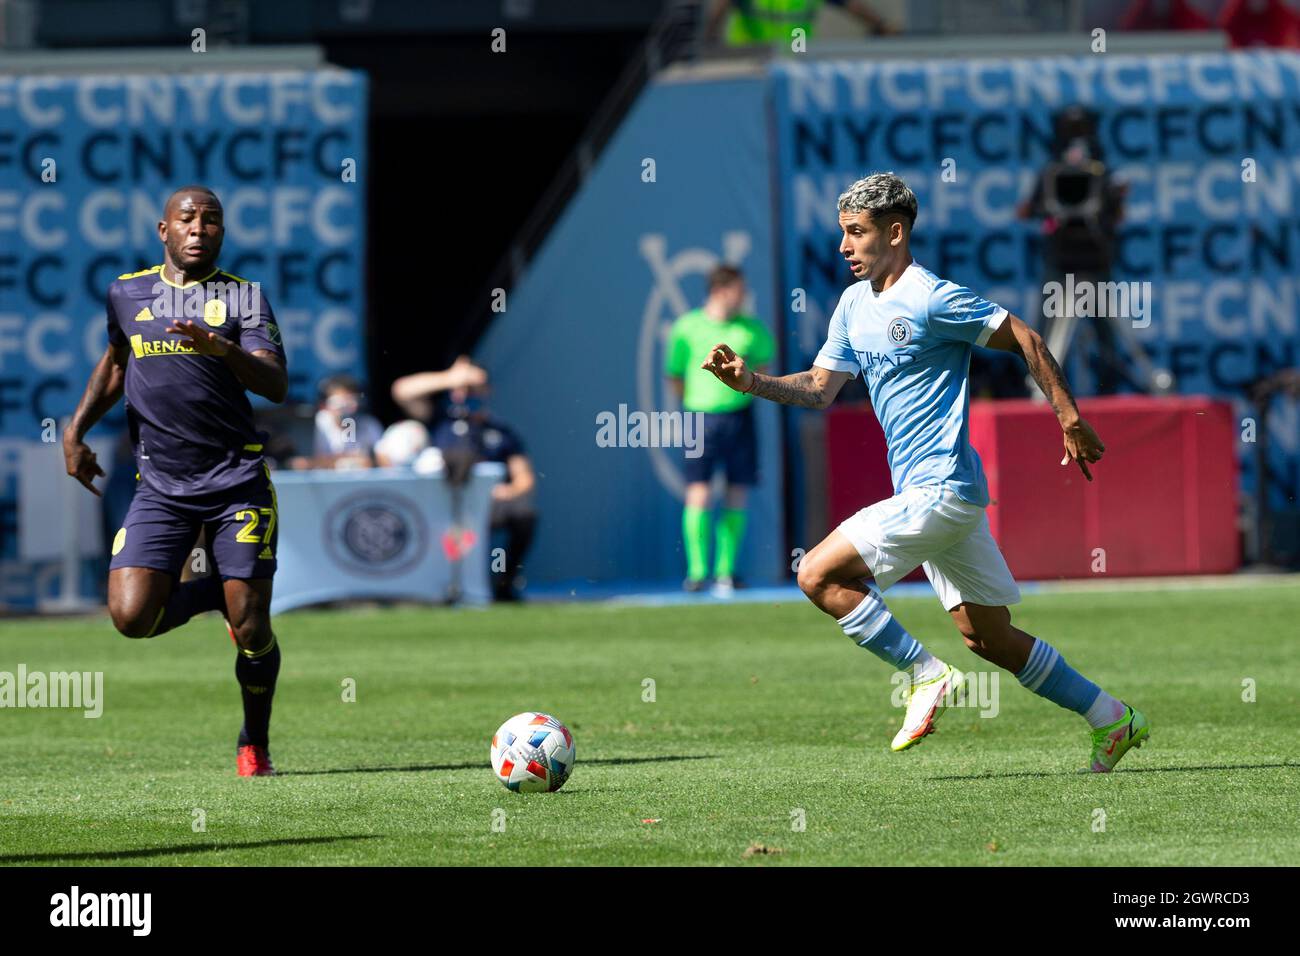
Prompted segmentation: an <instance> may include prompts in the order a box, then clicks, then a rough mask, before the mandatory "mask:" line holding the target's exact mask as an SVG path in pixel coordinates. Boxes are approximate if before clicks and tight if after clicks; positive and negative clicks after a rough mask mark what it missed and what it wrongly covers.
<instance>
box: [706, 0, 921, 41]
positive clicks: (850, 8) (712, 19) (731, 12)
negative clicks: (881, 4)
mask: <svg viewBox="0 0 1300 956" xmlns="http://www.w3.org/2000/svg"><path fill="white" fill-rule="evenodd" d="M829 2H830V3H831V4H832V5H833V6H837V7H841V8H843V9H844V10H845V12H847V13H849V14H851V15H852V16H853V17H855V18H857V19H858V20H860V21H861V22H862V23H863V24H864V25H865V26H866V28H867V31H868V32H869V33H871V34H873V35H876V36H886V35H888V34H891V33H896V32H898V31H897V30H896V29H895V28H894V27H893V26H892V25H890V24H889V22H888V21H886V20H885V19H883V18H882V17H881V16H880V15H878V14H877V13H876V12H875V11H874V10H872V9H871V7H870V6H868V5H867V3H866V2H865V0H829ZM821 6H822V0H713V3H712V6H710V8H709V10H708V13H707V14H706V17H705V21H704V38H705V40H706V42H710V43H714V42H717V40H718V38H719V35H720V34H721V35H722V39H723V41H724V42H725V43H726V44H727V46H747V45H749V44H753V43H775V42H782V43H787V44H788V43H790V41H791V40H792V39H793V35H794V31H795V30H796V29H802V30H803V31H804V32H803V36H804V39H805V40H808V39H812V36H813V32H814V27H815V25H816V21H817V14H818V13H819V12H820V11H821ZM724 19H725V20H726V32H725V33H722V22H723V20H724Z"/></svg>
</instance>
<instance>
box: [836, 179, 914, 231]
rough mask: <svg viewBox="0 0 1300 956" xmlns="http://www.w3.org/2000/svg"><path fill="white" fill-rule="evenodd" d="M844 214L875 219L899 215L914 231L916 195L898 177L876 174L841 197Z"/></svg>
mask: <svg viewBox="0 0 1300 956" xmlns="http://www.w3.org/2000/svg"><path fill="white" fill-rule="evenodd" d="M839 207H840V212H854V213H857V212H865V213H867V215H869V216H870V217H871V218H872V219H876V218H878V217H880V216H883V215H885V214H887V213H891V212H893V213H898V214H899V215H900V216H903V217H904V218H905V219H906V220H907V227H908V228H909V229H910V228H911V227H912V225H913V224H914V223H915V222H916V193H914V192H912V189H911V187H910V186H908V185H907V183H905V182H903V180H902V179H901V178H900V177H899V176H896V175H895V174H894V173H892V172H889V173H872V174H871V175H870V176H866V177H863V178H862V179H859V180H858V181H857V182H856V183H854V184H853V185H852V186H850V187H849V188H848V189H846V190H844V192H842V193H840V199H839Z"/></svg>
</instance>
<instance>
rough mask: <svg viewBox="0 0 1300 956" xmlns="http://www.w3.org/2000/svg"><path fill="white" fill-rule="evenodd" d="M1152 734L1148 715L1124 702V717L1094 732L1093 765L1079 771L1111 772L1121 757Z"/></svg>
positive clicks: (1144, 741) (1140, 744)
mask: <svg viewBox="0 0 1300 956" xmlns="http://www.w3.org/2000/svg"><path fill="white" fill-rule="evenodd" d="M1121 703H1123V702H1122V701H1121ZM1150 736H1151V724H1150V723H1149V722H1148V721H1147V718H1146V715H1145V714H1143V713H1142V711H1140V710H1134V709H1133V708H1132V707H1130V706H1129V705H1128V704H1124V716H1123V717H1121V718H1120V719H1119V720H1117V721H1115V723H1113V724H1111V725H1110V726H1109V727H1100V728H1098V729H1097V730H1094V731H1093V732H1092V765H1091V766H1089V767H1085V768H1084V769H1083V770H1080V771H1079V773H1110V772H1111V771H1112V770H1114V769H1115V764H1117V763H1119V758H1120V757H1122V756H1124V755H1125V754H1126V753H1128V752H1129V750H1130V749H1131V748H1133V747H1141V746H1142V745H1143V744H1144V743H1146V740H1147V738H1148V737H1150Z"/></svg>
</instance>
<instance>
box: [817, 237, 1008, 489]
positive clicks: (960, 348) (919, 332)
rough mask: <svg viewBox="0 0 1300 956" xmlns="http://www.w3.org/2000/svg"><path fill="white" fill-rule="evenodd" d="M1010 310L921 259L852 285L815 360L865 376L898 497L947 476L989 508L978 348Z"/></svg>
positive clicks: (836, 309)
mask: <svg viewBox="0 0 1300 956" xmlns="http://www.w3.org/2000/svg"><path fill="white" fill-rule="evenodd" d="M1006 317H1007V310H1006V309H1004V308H1002V307H1001V306H999V305H994V304H993V303H992V302H989V301H987V300H985V299H982V298H980V297H979V296H978V295H976V294H975V293H973V292H971V291H970V290H969V289H966V288H963V287H962V286H959V285H957V284H956V283H953V282H949V281H948V280H947V279H940V278H939V277H938V276H936V275H935V274H934V273H933V272H930V271H929V270H928V269H925V268H923V267H922V266H920V265H918V264H917V263H916V262H913V263H912V264H911V265H910V266H908V267H907V270H906V271H905V272H904V273H903V274H902V276H900V277H899V279H898V281H897V282H895V283H894V284H893V285H892V286H890V287H889V288H888V289H886V290H885V291H884V292H881V293H880V294H879V295H877V294H876V292H875V290H874V289H872V287H871V283H870V282H857V283H854V284H853V285H851V286H850V287H849V288H848V289H846V290H844V294H843V295H842V296H840V304H839V305H838V306H836V308H835V314H834V315H832V316H831V325H830V331H829V333H828V334H827V337H826V344H825V345H823V346H822V349H821V351H820V352H819V353H818V354H817V358H816V360H815V361H814V362H813V364H814V365H817V366H819V367H820V368H825V369H830V370H832V371H836V372H851V373H853V374H854V375H857V374H858V373H859V372H861V373H862V375H863V378H864V379H865V380H866V383H867V389H868V391H869V392H870V393H871V403H872V405H873V406H874V407H875V411H876V417H877V418H878V419H879V420H880V424H881V427H883V428H884V431H885V442H886V444H887V445H888V446H889V470H890V474H891V475H892V477H893V480H894V494H898V493H899V492H901V491H902V490H903V489H904V488H909V487H912V486H914V485H929V484H937V483H939V482H941V481H946V482H948V485H949V487H951V488H952V489H953V490H954V491H955V492H956V493H957V494H958V495H959V496H960V497H961V498H962V499H963V500H965V501H969V502H970V503H971V504H974V505H980V506H985V505H987V504H988V503H989V491H988V483H987V482H986V481H985V479H984V468H983V467H982V466H981V465H980V459H979V455H978V454H976V453H975V449H974V448H972V447H971V444H970V434H969V431H968V428H967V423H966V418H967V413H968V411H969V409H970V394H969V391H968V381H969V372H970V353H971V347H972V346H974V345H983V344H984V343H985V342H987V341H988V340H989V336H991V335H992V334H993V332H994V330H996V329H997V328H998V326H1000V325H1001V324H1002V323H1003V321H1005V320H1006Z"/></svg>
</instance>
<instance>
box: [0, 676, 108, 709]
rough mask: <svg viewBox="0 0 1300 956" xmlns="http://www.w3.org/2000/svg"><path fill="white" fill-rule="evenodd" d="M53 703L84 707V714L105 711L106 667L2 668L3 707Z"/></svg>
mask: <svg viewBox="0 0 1300 956" xmlns="http://www.w3.org/2000/svg"><path fill="white" fill-rule="evenodd" d="M4 707H13V708H25V707H51V708H68V709H71V710H81V711H84V714H83V715H82V716H84V717H99V716H100V715H101V714H103V713H104V672H103V671H50V672H49V673H45V672H44V671H30V672H29V671H28V670H27V665H26V664H19V665H18V672H17V673H14V672H13V671H0V708H4Z"/></svg>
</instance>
